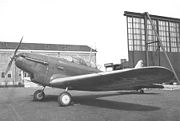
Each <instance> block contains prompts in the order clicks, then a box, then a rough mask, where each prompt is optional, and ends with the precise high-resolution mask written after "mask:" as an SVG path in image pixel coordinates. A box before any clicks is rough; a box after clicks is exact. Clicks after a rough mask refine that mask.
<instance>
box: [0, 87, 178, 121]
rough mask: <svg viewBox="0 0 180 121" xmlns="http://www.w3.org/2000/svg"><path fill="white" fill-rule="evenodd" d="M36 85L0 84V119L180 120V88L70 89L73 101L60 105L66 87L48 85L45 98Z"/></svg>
mask: <svg viewBox="0 0 180 121" xmlns="http://www.w3.org/2000/svg"><path fill="white" fill-rule="evenodd" d="M35 90H37V88H0V121H179V120H180V90H171V91H170V90H146V91H145V93H146V94H139V93H137V92H135V91H113V92H84V91H70V93H71V94H72V96H73V100H74V102H73V104H72V105H71V106H68V107H59V106H58V103H57V95H59V93H60V92H62V91H63V90H61V89H54V88H46V89H45V93H46V98H45V100H44V101H42V102H36V101H33V93H34V91H35Z"/></svg>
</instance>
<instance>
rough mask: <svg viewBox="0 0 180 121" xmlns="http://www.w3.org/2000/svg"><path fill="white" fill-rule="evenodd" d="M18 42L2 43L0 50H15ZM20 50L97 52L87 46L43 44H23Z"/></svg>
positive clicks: (0, 43)
mask: <svg viewBox="0 0 180 121" xmlns="http://www.w3.org/2000/svg"><path fill="white" fill-rule="evenodd" d="M18 44H19V43H17V42H0V49H15V48H16V47H17V46H18ZM19 49H20V50H46V51H84V52H90V51H92V52H97V51H96V50H94V49H92V50H91V48H90V47H89V46H86V45H68V44H42V43H22V44H21V46H20V48H19Z"/></svg>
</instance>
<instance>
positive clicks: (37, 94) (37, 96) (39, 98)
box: [33, 87, 45, 101]
mask: <svg viewBox="0 0 180 121" xmlns="http://www.w3.org/2000/svg"><path fill="white" fill-rule="evenodd" d="M44 88H45V87H44ZM44 88H43V89H42V90H36V91H35V92H34V96H33V100H34V101H42V100H44V98H45V93H44Z"/></svg>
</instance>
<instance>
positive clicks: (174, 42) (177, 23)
mask: <svg viewBox="0 0 180 121" xmlns="http://www.w3.org/2000/svg"><path fill="white" fill-rule="evenodd" d="M124 16H126V21H127V40H128V56H129V65H130V66H131V67H133V66H135V64H136V62H137V61H138V60H140V59H141V60H143V61H144V65H145V66H164V67H167V68H170V69H171V66H172V67H173V68H174V70H175V72H176V74H177V77H178V78H179V79H180V66H179V65H180V61H179V60H180V19H178V18H171V17H164V16H158V15H149V16H147V14H146V13H135V12H128V11H125V12H124ZM148 17H150V18H151V21H150V19H149V18H148ZM151 22H152V23H153V25H154V27H153V26H152V24H151ZM155 31H156V32H155ZM156 34H157V35H158V37H159V38H158V37H157V35H156ZM160 42H161V45H162V46H163V48H164V49H162V47H161V46H160ZM164 53H166V54H167V55H168V57H169V60H170V63H171V64H170V63H169V62H168V59H167V58H166V56H165V54H164Z"/></svg>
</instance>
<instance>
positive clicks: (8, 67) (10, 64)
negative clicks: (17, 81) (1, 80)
mask: <svg viewBox="0 0 180 121" xmlns="http://www.w3.org/2000/svg"><path fill="white" fill-rule="evenodd" d="M22 40H23V36H22V38H21V40H20V42H19V44H18V46H17V47H16V49H15V51H14V54H13V57H11V60H10V62H9V64H8V66H7V68H6V71H5V75H7V73H8V71H9V70H10V68H11V66H12V62H13V61H14V59H15V58H16V53H17V51H18V49H19V47H20V45H21V43H22Z"/></svg>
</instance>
